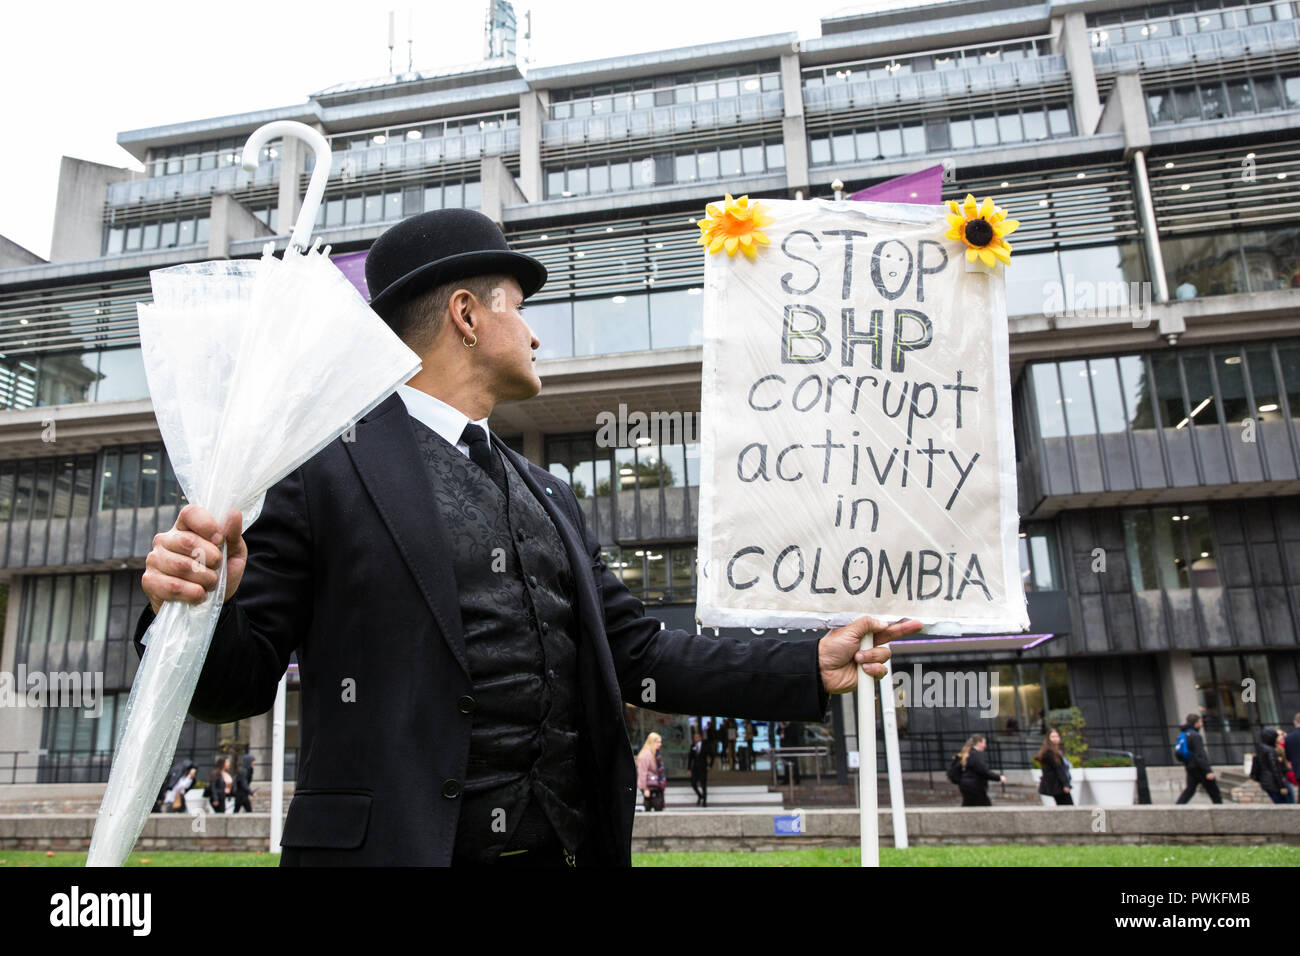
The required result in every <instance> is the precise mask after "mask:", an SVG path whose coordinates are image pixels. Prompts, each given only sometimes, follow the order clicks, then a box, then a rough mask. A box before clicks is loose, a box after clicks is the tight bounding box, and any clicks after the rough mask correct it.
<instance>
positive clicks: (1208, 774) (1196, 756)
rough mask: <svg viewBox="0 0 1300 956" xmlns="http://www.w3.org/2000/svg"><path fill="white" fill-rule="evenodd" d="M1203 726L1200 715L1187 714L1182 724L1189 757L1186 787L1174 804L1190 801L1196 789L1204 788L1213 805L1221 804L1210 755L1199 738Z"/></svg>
mask: <svg viewBox="0 0 1300 956" xmlns="http://www.w3.org/2000/svg"><path fill="white" fill-rule="evenodd" d="M1204 726H1205V721H1203V720H1202V719H1201V715H1200V714H1188V715H1187V721H1186V723H1184V724H1183V732H1184V733H1186V734H1187V749H1188V751H1189V752H1190V754H1191V755H1190V756H1189V757H1188V758H1187V787H1186V788H1185V789H1184V790H1183V792H1182V793H1181V794H1179V797H1178V799H1177V800H1176V801H1174V802H1175V803H1186V802H1187V801H1188V800H1190V799H1192V797H1193V795H1195V793H1196V788H1197V787H1204V788H1205V792H1206V793H1207V794H1209V795H1210V799H1211V800H1213V801H1214V802H1215V803H1222V802H1223V796H1222V795H1221V794H1220V793H1219V784H1218V783H1217V782H1216V781H1215V779H1214V767H1213V766H1212V765H1211V764H1210V755H1209V754H1208V753H1207V752H1206V750H1205V738H1203V737H1202V736H1201V728H1202V727H1204Z"/></svg>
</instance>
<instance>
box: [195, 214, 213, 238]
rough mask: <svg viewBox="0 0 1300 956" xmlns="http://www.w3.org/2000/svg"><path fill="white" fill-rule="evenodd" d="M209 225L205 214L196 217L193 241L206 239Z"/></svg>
mask: <svg viewBox="0 0 1300 956" xmlns="http://www.w3.org/2000/svg"><path fill="white" fill-rule="evenodd" d="M209 226H210V222H209V220H208V217H207V216H200V217H199V218H198V219H196V220H194V241H195V242H207V241H208V228H209Z"/></svg>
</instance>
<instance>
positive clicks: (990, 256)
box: [943, 193, 1020, 266]
mask: <svg viewBox="0 0 1300 956" xmlns="http://www.w3.org/2000/svg"><path fill="white" fill-rule="evenodd" d="M1019 227H1020V223H1019V222H1018V221H1017V220H1015V219H1008V218H1007V211H1006V210H1005V209H1003V208H1002V207H1000V206H995V205H993V199H992V198H991V197H988V196H986V197H985V198H984V203H983V204H982V205H977V204H976V202H975V197H974V196H972V195H971V194H970V193H967V194H966V200H965V202H963V203H962V204H961V205H960V206H958V205H957V200H955V199H950V200H948V231H947V232H945V233H944V234H943V237H944V238H945V239H959V240H961V241H962V242H964V243H965V244H966V261H967V262H974V261H975V260H976V258H978V259H979V260H980V261H981V262H983V263H984V264H985V265H986V266H991V265H993V263H994V262H1001V263H1002V264H1003V265H1010V264H1011V244H1010V243H1009V242H1007V241H1006V237H1007V236H1009V235H1011V234H1012V233H1013V232H1015V231H1016V230H1017V229H1018V228H1019Z"/></svg>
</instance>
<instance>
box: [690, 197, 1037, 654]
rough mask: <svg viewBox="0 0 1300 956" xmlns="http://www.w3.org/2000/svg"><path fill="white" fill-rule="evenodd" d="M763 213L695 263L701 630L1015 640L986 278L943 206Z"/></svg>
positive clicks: (1003, 445)
mask: <svg viewBox="0 0 1300 956" xmlns="http://www.w3.org/2000/svg"><path fill="white" fill-rule="evenodd" d="M762 207H763V209H764V211H765V213H766V215H765V216H764V217H763V220H762V221H763V222H764V223H765V224H764V225H763V232H764V233H765V236H766V238H767V239H768V240H769V241H768V243H767V244H762V245H754V244H747V245H746V246H745V247H744V248H743V249H742V251H744V252H745V255H727V254H723V252H722V249H721V247H720V246H719V245H718V244H717V243H714V244H713V248H714V251H713V252H710V251H709V248H710V247H709V246H708V245H706V251H705V259H706V265H705V280H704V293H705V301H704V363H703V378H702V396H701V399H702V404H701V487H700V509H699V513H700V527H699V568H700V573H699V577H698V600H697V609H696V613H697V617H698V618H699V620H700V622H701V623H702V624H705V625H709V626H733V625H748V626H752V627H828V626H836V625H840V624H846V623H848V622H849V621H852V620H853V619H855V618H857V617H860V616H861V615H863V614H872V615H874V616H876V617H878V618H882V619H890V620H892V619H895V618H899V617H913V618H916V619H918V620H920V621H922V622H924V623H925V624H927V625H929V627H928V628H927V629H928V630H930V631H931V632H932V633H945V632H946V633H955V632H971V633H990V632H995V631H1006V630H1013V631H1023V630H1025V629H1026V628H1027V627H1028V615H1027V613H1026V607H1025V598H1024V591H1023V587H1022V583H1021V579H1020V568H1019V560H1018V550H1017V549H1018V533H1019V516H1018V514H1017V511H1016V475H1015V454H1014V447H1013V444H1012V442H1013V439H1012V428H1011V383H1010V375H1009V367H1008V354H1007V353H1008V349H1007V318H1006V301H1005V290H1004V281H1005V280H1004V278H1003V276H1002V274H1001V270H1002V268H1003V267H1002V266H1001V265H996V266H994V267H993V268H989V267H987V266H984V265H982V264H981V263H979V262H978V261H977V262H976V263H975V264H974V265H970V264H968V260H967V256H966V255H965V253H966V250H967V247H968V244H967V243H965V242H964V241H963V240H962V239H960V238H959V239H955V240H954V239H952V238H950V237H949V236H950V235H951V231H950V228H949V225H950V224H949V222H947V221H945V211H946V210H945V207H943V206H929V205H925V206H916V205H904V204H884V203H859V202H830V201H823V200H806V201H790V200H771V201H769V200H763V201H762ZM716 208H717V207H711V209H716ZM990 208H991V207H990ZM981 228H983V227H982V225H981ZM972 233H973V230H971V231H970V232H968V233H966V236H967V238H969V236H970V235H971V234H972ZM708 236H709V234H708V232H707V230H706V239H707V238H708ZM761 238H763V237H760V241H761ZM734 249H735V244H734V243H733V244H732V251H734ZM1013 268H1014V267H1013Z"/></svg>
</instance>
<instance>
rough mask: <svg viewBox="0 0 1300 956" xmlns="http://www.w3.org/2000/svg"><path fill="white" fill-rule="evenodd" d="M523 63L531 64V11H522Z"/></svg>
mask: <svg viewBox="0 0 1300 956" xmlns="http://www.w3.org/2000/svg"><path fill="white" fill-rule="evenodd" d="M524 44H525V46H524V51H525V52H524V63H525V65H526V64H529V63H532V62H533V11H532V10H525V11H524Z"/></svg>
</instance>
